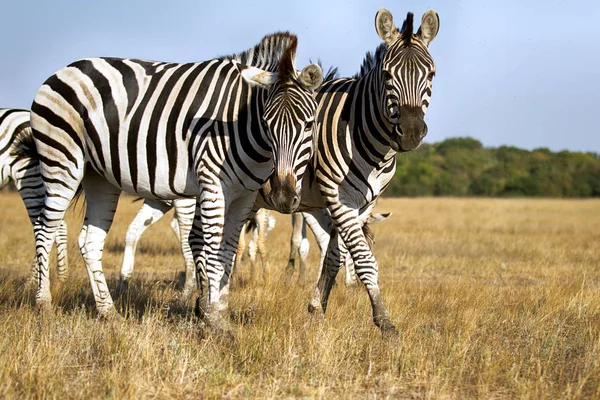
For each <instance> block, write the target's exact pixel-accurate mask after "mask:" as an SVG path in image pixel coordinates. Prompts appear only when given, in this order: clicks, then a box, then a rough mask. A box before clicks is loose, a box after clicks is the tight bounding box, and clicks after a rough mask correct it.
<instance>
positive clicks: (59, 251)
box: [54, 221, 69, 282]
mask: <svg viewBox="0 0 600 400" xmlns="http://www.w3.org/2000/svg"><path fill="white" fill-rule="evenodd" d="M54 241H55V242H56V265H57V266H56V271H57V275H58V280H59V281H60V282H65V281H66V280H67V274H68V273H69V259H68V256H67V223H66V222H65V221H61V223H60V226H59V227H58V231H57V232H56V237H55V238H54Z"/></svg>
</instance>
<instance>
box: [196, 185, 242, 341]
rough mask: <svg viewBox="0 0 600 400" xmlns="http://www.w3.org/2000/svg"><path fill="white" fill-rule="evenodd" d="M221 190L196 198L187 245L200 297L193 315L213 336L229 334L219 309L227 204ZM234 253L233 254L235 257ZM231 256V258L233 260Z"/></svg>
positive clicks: (204, 192)
mask: <svg viewBox="0 0 600 400" xmlns="http://www.w3.org/2000/svg"><path fill="white" fill-rule="evenodd" d="M224 197H225V196H224V195H223V193H222V190H221V189H220V188H217V187H215V186H211V187H205V188H203V190H202V191H201V193H200V196H199V197H198V198H197V202H196V212H195V216H194V222H193V224H192V229H191V230H190V235H189V242H190V248H191V249H192V254H193V255H194V263H195V265H196V280H197V284H198V288H199V290H200V296H199V297H198V299H197V300H196V312H197V314H198V316H199V318H200V320H201V321H202V322H203V323H204V324H206V325H207V326H208V327H209V328H210V329H211V330H213V331H215V332H229V331H230V327H229V323H228V319H227V318H224V311H225V310H223V309H222V307H221V303H220V302H219V299H220V289H221V280H222V278H223V275H224V268H223V263H222V257H223V253H222V252H221V251H220V250H221V244H222V242H223V230H224V226H225V212H226V202H225V198H224ZM235 250H236V249H233V252H232V253H233V254H235ZM233 254H232V258H233Z"/></svg>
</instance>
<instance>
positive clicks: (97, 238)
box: [79, 173, 121, 317]
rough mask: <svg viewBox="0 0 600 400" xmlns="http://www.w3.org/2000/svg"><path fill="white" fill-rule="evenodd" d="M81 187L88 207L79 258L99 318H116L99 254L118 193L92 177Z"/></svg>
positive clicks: (95, 177)
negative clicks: (81, 257) (80, 257)
mask: <svg viewBox="0 0 600 400" xmlns="http://www.w3.org/2000/svg"><path fill="white" fill-rule="evenodd" d="M82 185H83V189H84V191H85V195H86V200H87V207H86V212H85V221H84V223H83V228H82V230H81V233H80V235H79V246H80V249H81V255H82V256H83V261H84V263H85V266H86V269H87V272H88V276H89V278H90V283H91V286H92V291H93V293H94V299H95V300H96V309H97V310H98V314H100V316H101V317H109V316H113V315H118V314H117V312H116V310H115V307H114V305H113V300H112V297H111V295H110V292H109V290H108V285H107V284H106V278H105V277H104V272H103V271H102V253H103V250H104V241H105V239H106V235H107V233H108V230H109V229H110V226H111V225H112V221H113V218H114V215H115V211H116V210H117V203H118V202H119V195H120V193H121V191H120V190H119V189H118V188H116V187H114V186H113V185H111V184H110V183H108V182H107V181H105V180H104V179H103V178H101V177H100V176H99V175H97V174H95V173H86V176H85V178H84V179H83V181H82Z"/></svg>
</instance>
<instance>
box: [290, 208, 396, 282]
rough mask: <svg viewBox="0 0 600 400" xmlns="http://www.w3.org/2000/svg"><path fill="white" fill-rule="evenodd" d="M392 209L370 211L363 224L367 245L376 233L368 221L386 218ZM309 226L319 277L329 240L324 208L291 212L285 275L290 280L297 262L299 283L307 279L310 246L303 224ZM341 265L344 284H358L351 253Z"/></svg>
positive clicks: (330, 226) (373, 222) (372, 223)
mask: <svg viewBox="0 0 600 400" xmlns="http://www.w3.org/2000/svg"><path fill="white" fill-rule="evenodd" d="M391 215H392V213H383V214H380V213H375V214H372V215H370V216H369V217H368V218H367V220H366V221H365V224H364V225H363V227H362V229H363V233H364V234H365V237H366V239H367V242H368V243H369V247H371V248H373V244H374V242H375V235H374V234H373V231H371V229H370V225H374V224H379V223H381V222H383V221H385V220H386V219H388V218H389V217H390V216H391ZM307 226H308V227H309V228H310V230H311V231H312V233H313V235H314V236H315V240H316V241H317V246H318V247H319V251H320V253H321V258H320V261H319V277H320V273H321V271H322V270H323V263H324V261H325V256H326V253H327V247H328V244H329V238H330V236H331V231H332V229H333V226H332V224H331V219H330V218H329V215H328V214H327V211H326V210H325V209H321V210H315V211H305V212H296V213H294V214H292V234H291V237H290V255H289V257H288V263H287V265H286V268H285V269H286V273H287V278H288V280H290V279H291V278H292V276H293V274H294V271H295V269H296V266H298V283H301V282H304V281H305V279H306V261H307V258H308V252H309V250H310V244H309V241H308V237H307V235H306V227H307ZM344 267H345V272H346V279H345V284H346V287H353V286H356V285H357V282H356V273H355V271H354V261H352V257H351V256H350V254H349V253H348V254H346V259H345V260H344Z"/></svg>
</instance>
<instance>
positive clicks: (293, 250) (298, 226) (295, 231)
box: [285, 213, 306, 282]
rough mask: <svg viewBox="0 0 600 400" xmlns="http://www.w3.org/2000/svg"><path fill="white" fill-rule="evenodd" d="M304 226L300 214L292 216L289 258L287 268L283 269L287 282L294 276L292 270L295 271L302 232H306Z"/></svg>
mask: <svg viewBox="0 0 600 400" xmlns="http://www.w3.org/2000/svg"><path fill="white" fill-rule="evenodd" d="M304 224H305V223H304V218H303V217H302V214H301V213H293V214H292V236H291V237H290V256H289V258H288V263H287V266H286V267H285V272H286V274H287V281H288V282H289V281H290V280H291V278H292V276H293V275H294V270H295V269H296V264H297V260H298V255H299V250H300V245H301V243H302V239H303V235H302V232H303V230H304V231H306V228H305V227H304Z"/></svg>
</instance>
